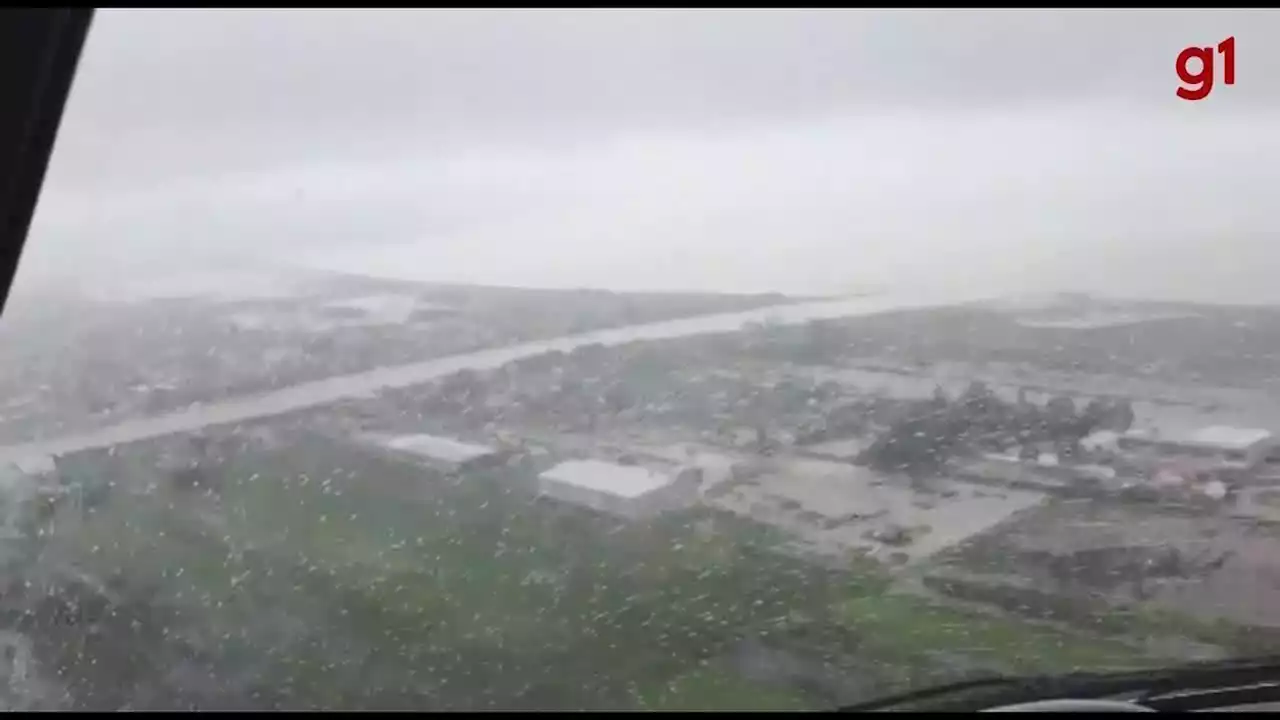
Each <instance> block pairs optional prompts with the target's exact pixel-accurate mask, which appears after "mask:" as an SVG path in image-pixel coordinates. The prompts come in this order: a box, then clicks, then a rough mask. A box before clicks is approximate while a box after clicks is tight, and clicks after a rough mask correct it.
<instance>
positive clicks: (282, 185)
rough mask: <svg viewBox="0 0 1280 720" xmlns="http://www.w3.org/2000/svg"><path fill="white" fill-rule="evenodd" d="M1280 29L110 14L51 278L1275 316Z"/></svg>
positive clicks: (44, 231)
mask: <svg viewBox="0 0 1280 720" xmlns="http://www.w3.org/2000/svg"><path fill="white" fill-rule="evenodd" d="M1276 30H1280V16H1278V15H1277V14H1275V13H1273V12H1263V11H1259V12H1252V13H1243V12H1220V13H1210V14H1206V13H1183V12H1150V11H1136V12H1125V11H1100V12H1082V11H1063V12H1024V11H990V12H947V13H926V12H918V11H893V12H879V11H835V10H831V11H808V12H800V11H740V12H730V13H723V12H695V11H616V10H610V11H586V12H559V11H528V12H451V11H425V12H393V11H364V12H361V11H330V12H312V13H296V12H234V11H211V12H206V11H191V12H182V13H165V12H148V11H130V12H125V11H105V12H103V13H101V14H100V16H99V17H98V19H97V20H96V22H95V25H94V28H93V31H92V33H91V37H90V40H89V43H88V46H87V48H86V51H85V55H84V59H83V63H82V67H81V72H80V76H79V77H78V78H77V81H76V87H75V89H74V92H73V96H72V100H71V103H70V107H69V110H68V116H67V118H66V120H65V121H64V125H63V131H62V134H61V137H60V138H59V143H58V148H57V151H56V156H55V160H54V163H53V169H52V171H51V179H50V184H49V187H48V190H47V191H46V193H45V197H44V199H43V202H42V206H41V210H40V213H39V218H38V221H37V225H36V228H35V232H34V233H33V238H32V249H31V251H30V256H29V257H28V258H27V261H26V263H25V265H24V272H25V274H27V275H29V276H31V277H32V278H33V279H34V278H36V277H43V276H45V275H46V274H48V275H52V276H58V277H65V276H67V275H69V274H73V273H80V272H88V271H90V270H91V269H101V268H103V267H104V263H105V264H108V265H110V266H111V267H113V268H114V267H118V263H121V262H127V263H129V264H130V265H131V266H134V267H135V269H134V270H133V271H131V272H134V273H138V274H143V273H146V272H153V271H154V270H151V269H150V268H154V267H156V265H157V263H160V264H167V265H173V264H175V263H188V264H190V263H198V262H202V261H206V260H207V259H210V258H218V259H222V260H227V259H230V258H234V259H246V258H247V259H250V260H253V261H264V260H269V261H272V262H283V263H296V264H319V265H321V266H325V267H337V268H341V269H345V270H361V271H366V272H370V273H374V274H382V275H395V276H408V277H412V278H414V279H423V280H442V281H460V282H474V283H491V284H506V285H520V286H535V287H540V286H545V287H602V288H610V289H619V290H629V289H664V290H668V289H698V290H717V291H782V292H790V293H807V294H822V293H839V292H843V291H847V290H849V289H852V288H867V287H874V288H876V289H885V288H892V289H895V290H899V291H907V292H909V291H910V290H911V289H912V288H913V287H920V286H924V285H928V286H931V287H947V288H954V289H955V290H956V291H957V292H958V293H961V294H964V293H969V292H972V291H974V290H975V289H977V288H981V289H982V290H983V292H987V293H989V292H991V291H993V290H994V291H999V292H1011V293H1015V292H1026V291H1029V290H1045V289H1060V290H1081V291H1095V292H1107V293H1110V294H1119V295H1126V296H1134V295H1154V296H1160V297H1195V298H1196V299H1200V300H1209V301H1223V300H1241V301H1250V302H1253V301H1274V300H1277V299H1280V298H1278V297H1277V295H1276V293H1277V292H1280V291H1276V290H1273V289H1272V288H1273V286H1274V283H1272V282H1270V277H1269V274H1270V273H1269V270H1268V268H1270V267H1273V266H1274V261H1275V258H1276V251H1275V250H1274V249H1273V247H1272V246H1273V243H1274V239H1273V232H1274V230H1275V229H1276V225H1277V221H1276V218H1275V216H1274V212H1273V203H1272V200H1271V192H1270V189H1271V188H1272V187H1274V183H1275V181H1276V180H1277V173H1280V137H1277V136H1276V134H1275V133H1274V132H1271V131H1270V129H1271V128H1274V127H1275V126H1276V122H1277V120H1280V101H1277V100H1276V98H1277V97H1280V95H1277V92H1276V91H1277V90H1278V89H1280V79H1278V78H1280V73H1278V72H1276V70H1277V69H1278V66H1280V48H1277V47H1275V44H1274V43H1271V42H1268V41H1266V40H1265V38H1268V37H1271V36H1272V33H1273V32H1275V31H1276ZM1229 35H1234V36H1235V37H1236V38H1237V47H1238V54H1239V59H1238V66H1239V69H1238V71H1237V72H1238V77H1239V80H1238V82H1237V84H1236V85H1235V86H1233V87H1226V86H1223V85H1222V84H1221V82H1219V84H1218V87H1217V88H1215V92H1214V93H1213V94H1212V96H1211V97H1210V98H1208V99H1207V100H1205V101H1203V102H1195V103H1192V102H1186V101H1183V100H1179V99H1178V98H1177V97H1175V95H1174V89H1175V87H1176V86H1177V81H1176V78H1175V75H1174V72H1173V59H1174V57H1175V56H1176V54H1177V52H1178V51H1179V50H1180V49H1181V48H1183V47H1185V46H1187V45H1189V44H1198V45H1214V44H1216V43H1217V42H1218V41H1220V40H1221V39H1222V38H1225V37H1227V36H1229ZM126 258H127V260H126ZM144 268H147V269H144ZM114 277H116V278H119V274H118V273H117V274H114ZM103 281H104V279H103V278H101V277H99V278H98V279H97V280H95V282H103Z"/></svg>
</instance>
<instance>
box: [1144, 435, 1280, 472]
mask: <svg viewBox="0 0 1280 720" xmlns="http://www.w3.org/2000/svg"><path fill="white" fill-rule="evenodd" d="M1120 445H1121V447H1124V448H1126V449H1136V450H1153V451H1155V452H1156V453H1157V454H1158V455H1160V456H1161V457H1164V458H1170V457H1173V458H1179V459H1181V460H1183V461H1185V462H1189V463H1192V464H1194V465H1195V466H1196V467H1198V468H1201V469H1204V470H1231V471H1248V470H1253V469H1255V468H1257V467H1258V466H1260V465H1262V464H1263V463H1264V462H1266V461H1267V460H1268V457H1269V456H1270V455H1272V454H1274V453H1275V452H1276V451H1277V450H1278V449H1280V438H1277V436H1276V435H1275V433H1273V432H1271V431H1270V430H1264V429H1260V428H1238V427H1230V426H1226V425H1211V426H1208V427H1202V428H1198V429H1195V430H1192V431H1189V432H1182V433H1168V434H1155V433H1150V432H1142V431H1136V432H1128V433H1125V435H1124V436H1122V437H1121V439H1120Z"/></svg>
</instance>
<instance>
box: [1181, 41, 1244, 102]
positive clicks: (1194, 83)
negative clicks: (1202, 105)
mask: <svg viewBox="0 0 1280 720" xmlns="http://www.w3.org/2000/svg"><path fill="white" fill-rule="evenodd" d="M1217 52H1218V53H1219V54H1221V55H1222V82H1223V84H1225V85H1235V84H1236V38H1235V36H1234V35H1233V36H1231V37H1229V38H1227V39H1226V40H1223V41H1222V42H1220V43H1218V48H1217ZM1213 56H1214V48H1212V47H1196V46H1194V45H1192V46H1191V47H1187V48H1183V50H1182V52H1180V53H1178V59H1177V60H1176V61H1175V62H1174V63H1173V69H1174V70H1176V71H1177V72H1178V79H1179V80H1181V81H1182V85H1181V86H1180V87H1179V88H1178V97H1180V98H1182V99H1183V100H1191V101H1195V100H1203V99H1205V98H1207V97H1209V93H1211V92H1213ZM1193 60H1196V61H1198V62H1197V63H1196V64H1198V65H1199V66H1200V67H1199V69H1198V70H1196V71H1195V72H1192V69H1191V67H1190V65H1191V62H1192V61H1193Z"/></svg>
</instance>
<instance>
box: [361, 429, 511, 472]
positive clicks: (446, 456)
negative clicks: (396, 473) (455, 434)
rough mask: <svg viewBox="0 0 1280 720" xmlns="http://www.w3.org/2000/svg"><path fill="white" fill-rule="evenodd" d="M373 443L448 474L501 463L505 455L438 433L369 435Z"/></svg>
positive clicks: (381, 448) (368, 439) (368, 437)
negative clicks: (438, 434)
mask: <svg viewBox="0 0 1280 720" xmlns="http://www.w3.org/2000/svg"><path fill="white" fill-rule="evenodd" d="M364 439H365V441H366V442H368V443H369V444H372V445H374V446H376V447H378V448H379V449H380V450H382V451H384V452H390V453H392V454H395V455H398V456H400V457H405V458H409V459H412V460H413V461H414V462H418V463H421V464H423V465H426V466H428V467H430V468H432V469H434V470H438V471H440V472H444V473H459V472H468V471H471V470H480V469H483V468H487V467H493V466H495V465H498V464H500V463H501V462H502V460H503V454H502V453H501V452H499V451H498V450H496V449H494V448H491V447H489V446H487V445H473V444H471V443H465V442H462V441H460V440H455V439H453V438H447V437H440V436H437V435H424V434H417V435H398V436H384V435H366V436H364Z"/></svg>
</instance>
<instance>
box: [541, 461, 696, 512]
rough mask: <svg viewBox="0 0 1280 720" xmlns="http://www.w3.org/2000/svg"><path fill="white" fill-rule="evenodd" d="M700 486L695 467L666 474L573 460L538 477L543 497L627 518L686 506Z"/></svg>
mask: <svg viewBox="0 0 1280 720" xmlns="http://www.w3.org/2000/svg"><path fill="white" fill-rule="evenodd" d="M700 484H701V473H700V472H699V471H698V470H697V469H696V468H684V469H682V470H679V471H676V472H673V473H666V472H661V471H657V470H653V469H650V468H645V467H640V466H638V465H618V464H615V463H609V462H603V461H600V460H570V461H567V462H563V463H560V464H559V465H556V466H555V467H553V468H551V469H550V470H547V471H546V472H544V473H542V474H541V475H539V476H538V491H539V493H540V494H541V495H543V496H546V497H550V498H554V499H556V500H559V501H561V502H566V503H572V504H574V505H579V506H582V507H588V508H591V509H593V510H596V511H598V512H603V513H608V514H610V515H617V516H619V517H625V518H628V519H639V518H645V517H652V516H654V515H657V514H659V513H662V512H664V511H668V510H675V509H678V508H681V507H685V506H687V505H689V504H691V503H692V502H693V501H694V500H696V499H697V497H698V488H699V485H700Z"/></svg>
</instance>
